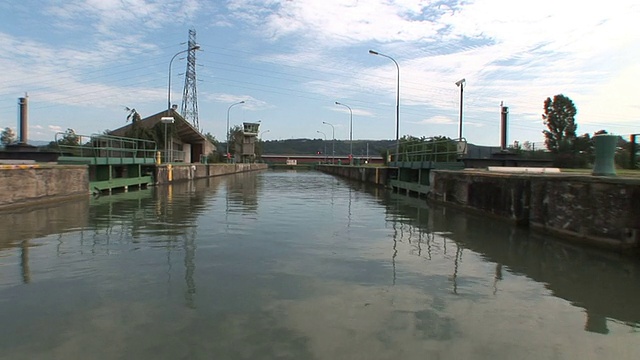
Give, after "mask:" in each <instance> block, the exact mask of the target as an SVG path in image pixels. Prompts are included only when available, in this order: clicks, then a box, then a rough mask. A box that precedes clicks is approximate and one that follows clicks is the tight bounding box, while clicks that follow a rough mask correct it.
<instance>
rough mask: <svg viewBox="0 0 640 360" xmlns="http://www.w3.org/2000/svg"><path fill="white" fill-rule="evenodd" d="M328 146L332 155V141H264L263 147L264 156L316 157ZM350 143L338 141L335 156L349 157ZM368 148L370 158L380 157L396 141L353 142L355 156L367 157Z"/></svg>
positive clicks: (328, 150)
mask: <svg viewBox="0 0 640 360" xmlns="http://www.w3.org/2000/svg"><path fill="white" fill-rule="evenodd" d="M325 145H326V152H327V153H326V154H327V155H331V154H332V145H333V144H332V141H331V140H327V141H326V142H325V141H324V140H322V139H290V140H267V141H263V142H262V143H261V144H260V146H262V153H263V154H272V155H316V154H318V152H320V153H322V154H324V152H325ZM349 145H350V143H349V141H348V140H347V141H344V140H336V141H335V154H336V156H346V155H349V147H350V146H349ZM367 146H368V148H369V152H368V154H369V155H370V156H380V154H381V153H382V152H383V151H386V150H388V149H392V148H393V147H394V146H395V141H394V140H354V141H353V155H355V156H365V155H367Z"/></svg>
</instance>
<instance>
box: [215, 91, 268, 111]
mask: <svg viewBox="0 0 640 360" xmlns="http://www.w3.org/2000/svg"><path fill="white" fill-rule="evenodd" d="M204 99H205V101H215V102H218V103H225V104H229V105H232V104H235V103H238V102H240V101H244V104H242V105H238V106H242V108H243V109H245V110H250V111H259V110H266V109H270V108H273V106H272V105H269V104H268V103H267V102H266V101H262V100H258V99H256V98H254V97H253V96H250V95H233V94H222V93H218V94H208V95H204Z"/></svg>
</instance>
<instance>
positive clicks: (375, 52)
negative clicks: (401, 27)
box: [369, 50, 379, 55]
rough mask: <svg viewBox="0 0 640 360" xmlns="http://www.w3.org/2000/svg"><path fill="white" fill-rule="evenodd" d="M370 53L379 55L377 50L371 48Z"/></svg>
mask: <svg viewBox="0 0 640 360" xmlns="http://www.w3.org/2000/svg"><path fill="white" fill-rule="evenodd" d="M369 54H373V55H379V54H378V52H377V51H373V50H369Z"/></svg>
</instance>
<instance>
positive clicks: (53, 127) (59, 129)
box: [47, 125, 62, 133]
mask: <svg viewBox="0 0 640 360" xmlns="http://www.w3.org/2000/svg"><path fill="white" fill-rule="evenodd" d="M47 127H48V128H49V131H50V132H54V133H57V132H62V127H61V126H58V125H49V126H47Z"/></svg>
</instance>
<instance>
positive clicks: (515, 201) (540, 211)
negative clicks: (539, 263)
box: [429, 170, 640, 250]
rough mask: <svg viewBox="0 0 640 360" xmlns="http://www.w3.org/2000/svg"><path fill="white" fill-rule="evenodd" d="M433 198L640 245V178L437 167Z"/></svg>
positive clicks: (578, 236) (582, 239)
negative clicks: (438, 168)
mask: <svg viewBox="0 0 640 360" xmlns="http://www.w3.org/2000/svg"><path fill="white" fill-rule="evenodd" d="M432 175H433V181H432V183H431V191H430V193H429V199H430V200H433V201H436V202H440V203H445V204H448V205H454V206H457V207H461V208H464V209H469V210H474V211H479V212H482V213H483V214H490V215H494V216H496V217H499V218H503V219H508V220H511V221H514V222H516V223H518V224H520V225H524V226H529V227H531V228H532V229H535V230H541V231H543V232H547V233H551V234H554V235H557V236H560V237H563V238H565V239H568V240H574V241H576V242H579V243H586V244H592V245H596V246H599V247H606V248H612V249H635V250H640V179H629V178H626V179H625V178H610V177H594V176H588V175H563V174H546V175H543V174H539V175H533V174H508V173H490V172H487V171H469V170H465V171H444V170H440V171H434V172H433V174H432Z"/></svg>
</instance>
